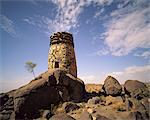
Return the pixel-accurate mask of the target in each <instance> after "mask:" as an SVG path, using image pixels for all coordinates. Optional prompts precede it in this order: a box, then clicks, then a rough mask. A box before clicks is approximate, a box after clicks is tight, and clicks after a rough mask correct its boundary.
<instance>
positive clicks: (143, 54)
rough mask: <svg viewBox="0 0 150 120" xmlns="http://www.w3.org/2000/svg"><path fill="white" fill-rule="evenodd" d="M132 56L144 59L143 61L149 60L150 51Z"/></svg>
mask: <svg viewBox="0 0 150 120" xmlns="http://www.w3.org/2000/svg"><path fill="white" fill-rule="evenodd" d="M134 55H135V56H138V57H144V58H145V59H150V51H144V52H143V53H136V54H134Z"/></svg>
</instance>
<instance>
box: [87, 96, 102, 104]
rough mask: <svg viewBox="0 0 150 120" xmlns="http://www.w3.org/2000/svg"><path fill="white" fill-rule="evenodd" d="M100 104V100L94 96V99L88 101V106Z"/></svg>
mask: <svg viewBox="0 0 150 120" xmlns="http://www.w3.org/2000/svg"><path fill="white" fill-rule="evenodd" d="M100 102H102V100H101V98H100V97H98V96H96V97H92V98H91V99H89V100H88V102H87V103H88V104H99V103H100Z"/></svg>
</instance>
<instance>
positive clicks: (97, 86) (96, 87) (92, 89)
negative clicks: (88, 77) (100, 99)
mask: <svg viewBox="0 0 150 120" xmlns="http://www.w3.org/2000/svg"><path fill="white" fill-rule="evenodd" d="M85 89H86V91H87V92H89V93H92V92H96V93H98V92H99V91H101V89H102V85H101V84H86V85H85Z"/></svg>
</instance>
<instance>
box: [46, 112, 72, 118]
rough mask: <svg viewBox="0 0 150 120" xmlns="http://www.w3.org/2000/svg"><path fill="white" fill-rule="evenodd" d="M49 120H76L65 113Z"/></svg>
mask: <svg viewBox="0 0 150 120" xmlns="http://www.w3.org/2000/svg"><path fill="white" fill-rule="evenodd" d="M49 120H75V119H74V118H73V117H71V116H69V115H67V114H65V113H62V114H58V115H54V116H52V117H51V118H50V119H49Z"/></svg>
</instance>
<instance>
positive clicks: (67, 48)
mask: <svg viewBox="0 0 150 120" xmlns="http://www.w3.org/2000/svg"><path fill="white" fill-rule="evenodd" d="M55 68H63V69H66V70H67V71H68V73H70V74H72V75H73V76H74V77H77V66H76V58H75V52H74V42H73V36H72V34H70V33H68V32H57V33H54V34H53V35H51V37H50V50H49V55H48V69H55Z"/></svg>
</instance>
